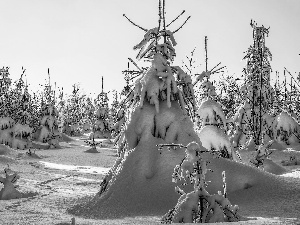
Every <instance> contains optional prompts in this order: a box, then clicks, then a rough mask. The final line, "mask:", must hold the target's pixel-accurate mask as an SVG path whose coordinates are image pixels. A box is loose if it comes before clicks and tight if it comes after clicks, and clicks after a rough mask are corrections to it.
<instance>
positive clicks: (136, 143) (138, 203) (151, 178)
mask: <svg viewBox="0 0 300 225" xmlns="http://www.w3.org/2000/svg"><path fill="white" fill-rule="evenodd" d="M168 115H171V116H172V118H173V121H167V122H166V123H165V125H166V126H168V127H165V128H163V127H162V125H161V124H160V125H158V121H159V122H160V121H162V120H163V119H162V118H166V117H167V116H168ZM169 123H170V124H169ZM157 129H159V131H157V132H156V130H157ZM165 131H166V133H165V135H161V134H162V133H164V132H165ZM156 134H157V135H158V137H155V135H156ZM161 136H165V139H163V138H162V137H161ZM125 140H126V141H127V146H128V149H127V151H126V153H125V154H123V155H124V156H123V157H120V158H118V159H117V161H116V165H115V166H114V167H113V168H114V169H113V170H112V171H111V172H110V173H111V174H112V176H113V178H112V179H111V180H110V181H109V183H108V189H107V190H106V191H105V192H104V193H103V194H102V195H101V196H99V194H97V195H96V196H95V197H94V199H93V200H92V201H91V202H89V203H86V204H84V205H77V206H75V207H74V208H72V209H70V212H71V213H74V214H77V215H92V216H95V217H97V218H116V217H123V216H128V215H152V214H158V215H163V214H164V213H166V212H167V211H168V210H169V209H170V208H171V207H173V206H174V205H175V204H176V202H177V200H178V195H177V194H176V193H175V192H174V188H175V184H174V183H173V182H172V173H173V170H174V167H175V166H176V165H177V164H179V163H180V161H181V160H182V159H183V158H184V156H185V152H184V149H181V148H178V149H176V150H170V151H168V150H167V149H163V150H162V151H159V150H158V147H157V146H156V145H157V144H165V143H180V144H183V145H187V144H188V143H190V142H192V141H196V142H197V143H198V144H199V143H200V140H199V138H198V136H197V134H196V133H195V132H194V130H193V124H192V122H191V120H190V119H189V117H187V116H185V115H184V113H183V112H182V110H181V108H180V105H179V104H178V102H175V101H174V102H172V107H170V108H169V107H168V104H167V101H162V102H160V110H159V113H157V112H156V109H155V106H153V105H151V104H150V103H148V102H145V103H144V106H143V108H142V109H141V108H137V109H136V110H135V112H133V114H132V118H131V122H130V123H129V124H128V128H127V130H126V131H125ZM167 140H168V141H170V142H168V141H167ZM201 148H202V147H201ZM203 150H204V149H203ZM190 188H192V187H190Z"/></svg>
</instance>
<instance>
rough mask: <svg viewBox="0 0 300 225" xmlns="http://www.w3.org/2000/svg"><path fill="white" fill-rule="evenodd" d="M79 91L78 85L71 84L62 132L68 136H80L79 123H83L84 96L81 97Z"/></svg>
mask: <svg viewBox="0 0 300 225" xmlns="http://www.w3.org/2000/svg"><path fill="white" fill-rule="evenodd" d="M79 91H80V87H79V84H77V85H76V84H73V91H72V95H71V96H69V98H68V99H67V102H66V106H65V113H64V115H66V116H65V118H64V125H63V126H64V128H63V132H64V133H66V134H68V135H70V136H74V135H80V132H81V131H80V123H82V122H83V121H82V119H83V117H84V100H85V95H81V94H80V92H79Z"/></svg>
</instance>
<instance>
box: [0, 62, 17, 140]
mask: <svg viewBox="0 0 300 225" xmlns="http://www.w3.org/2000/svg"><path fill="white" fill-rule="evenodd" d="M9 76H10V74H9V68H8V67H6V68H4V67H3V68H1V69H0V85H1V86H0V97H1V99H0V143H1V144H6V145H10V146H11V143H12V128H13V126H14V124H15V121H14V120H13V119H12V118H11V117H10V115H11V114H12V110H11V108H12V107H11V104H12V102H11V101H10V100H9V99H10V95H11V90H10V89H11V83H12V82H11V78H10V77H9Z"/></svg>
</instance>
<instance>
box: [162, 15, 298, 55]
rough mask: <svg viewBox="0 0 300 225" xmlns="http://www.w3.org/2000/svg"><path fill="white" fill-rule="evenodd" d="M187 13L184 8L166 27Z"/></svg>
mask: <svg viewBox="0 0 300 225" xmlns="http://www.w3.org/2000/svg"><path fill="white" fill-rule="evenodd" d="M184 13H185V10H183V11H182V12H181V13H180V14H179V15H178V16H177V17H176V18H175V19H174V20H172V21H171V22H170V23H169V24H168V25H167V26H166V27H168V26H170V25H171V24H172V23H173V22H175V21H176V20H177V19H178V18H179V17H180V16H182V15H183V14H184ZM299 55H300V54H299Z"/></svg>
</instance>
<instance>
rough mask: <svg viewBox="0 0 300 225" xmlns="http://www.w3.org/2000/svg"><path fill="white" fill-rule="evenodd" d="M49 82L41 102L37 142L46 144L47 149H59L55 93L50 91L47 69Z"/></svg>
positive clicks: (59, 135)
mask: <svg viewBox="0 0 300 225" xmlns="http://www.w3.org/2000/svg"><path fill="white" fill-rule="evenodd" d="M48 76H49V82H48V84H46V85H45V88H44V92H43V97H42V102H41V117H42V118H41V120H40V128H39V130H38V132H37V135H38V137H37V140H38V141H40V142H43V143H46V142H47V143H48V144H49V148H59V147H60V146H59V138H60V137H61V134H60V133H59V132H58V122H57V118H58V116H59V114H58V111H57V109H56V107H55V91H53V90H52V86H51V83H50V73H49V69H48Z"/></svg>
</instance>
